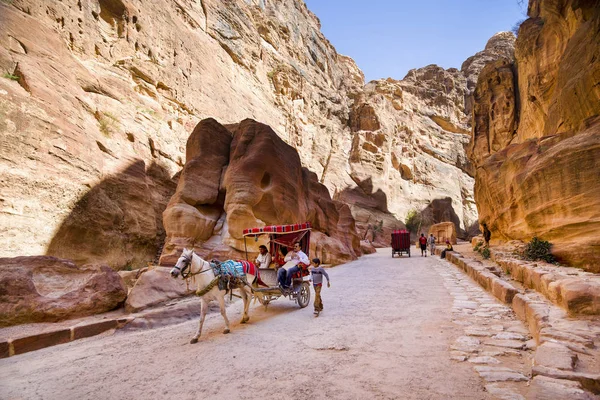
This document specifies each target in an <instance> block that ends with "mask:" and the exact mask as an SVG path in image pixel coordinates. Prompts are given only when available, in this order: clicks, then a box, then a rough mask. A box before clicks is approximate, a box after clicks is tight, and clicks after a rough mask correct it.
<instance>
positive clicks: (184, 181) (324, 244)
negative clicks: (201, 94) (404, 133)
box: [161, 119, 361, 265]
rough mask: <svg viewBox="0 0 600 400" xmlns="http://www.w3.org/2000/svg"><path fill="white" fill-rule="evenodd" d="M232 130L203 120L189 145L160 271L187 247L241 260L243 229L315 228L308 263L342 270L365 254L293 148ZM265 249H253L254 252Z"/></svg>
mask: <svg viewBox="0 0 600 400" xmlns="http://www.w3.org/2000/svg"><path fill="white" fill-rule="evenodd" d="M228 128H229V130H228V129H227V128H225V127H224V126H222V125H220V124H219V123H217V122H216V121H215V120H212V119H208V120H203V121H201V122H200V123H199V124H198V126H197V127H196V129H195V130H194V132H193V133H192V135H191V136H190V139H189V140H188V147H187V151H186V153H187V155H188V161H187V163H186V165H185V167H184V169H183V172H182V174H181V177H180V180H179V184H178V187H177V192H176V193H175V195H174V196H173V198H172V199H171V201H170V203H169V205H168V207H167V209H166V210H165V212H164V221H165V228H166V231H167V242H166V243H165V249H164V252H163V256H162V257H161V264H164V265H168V264H171V263H173V262H174V261H175V260H176V258H177V257H178V256H179V254H180V252H181V249H182V248H183V247H186V246H187V247H194V248H195V249H196V250H197V251H198V252H199V253H200V254H201V255H203V256H205V257H208V258H210V257H218V258H227V257H230V258H239V257H243V256H244V254H243V251H244V249H245V247H244V242H243V236H242V231H243V230H244V229H245V228H251V227H256V226H264V225H279V224H291V223H298V222H304V221H309V222H311V223H312V225H313V228H314V232H313V236H312V239H313V240H312V242H311V251H310V254H309V256H310V257H315V256H318V257H323V258H324V262H327V263H333V264H338V263H341V262H346V261H350V260H353V259H356V257H357V256H359V255H360V254H361V251H360V243H359V239H358V236H357V234H356V228H355V225H354V219H353V218H352V215H351V213H350V209H349V207H348V206H347V205H345V204H342V203H339V202H336V201H333V200H331V197H330V195H329V191H328V190H327V188H326V187H325V186H324V185H322V184H321V183H319V182H318V179H317V175H316V174H314V173H312V172H310V171H308V170H307V169H305V168H302V165H301V163H300V157H299V156H298V153H297V151H296V150H295V149H294V148H293V147H291V146H290V145H288V144H286V143H285V142H284V141H283V140H281V139H280V138H279V137H278V136H277V134H276V133H275V132H274V131H273V130H272V129H271V128H270V127H269V126H267V125H264V124H261V123H258V122H256V121H254V120H250V119H247V120H244V121H242V122H240V123H239V124H236V125H230V126H228ZM262 243H263V241H261V242H254V241H249V243H248V246H249V251H250V252H251V253H256V252H258V245H259V244H262ZM253 255H254V254H253Z"/></svg>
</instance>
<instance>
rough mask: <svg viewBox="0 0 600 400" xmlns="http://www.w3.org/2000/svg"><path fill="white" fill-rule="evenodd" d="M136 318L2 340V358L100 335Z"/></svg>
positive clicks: (105, 321) (98, 322) (113, 320)
mask: <svg viewBox="0 0 600 400" xmlns="http://www.w3.org/2000/svg"><path fill="white" fill-rule="evenodd" d="M133 319H134V318H131V317H125V318H116V319H109V320H103V321H97V322H89V323H84V324H78V325H75V326H72V327H70V328H62V329H58V330H55V331H50V332H44V333H37V334H33V335H29V336H23V337H19V338H15V339H6V340H3V341H1V342H0V358H6V357H11V356H15V355H19V354H24V353H28V352H30V351H35V350H41V349H44V348H46V347H51V346H56V345H59V344H63V343H68V342H71V341H74V340H79V339H83V338H86V337H90V336H95V335H99V334H101V333H103V332H106V331H108V330H110V329H119V328H122V327H124V326H125V325H127V324H128V323H129V322H131V321H132V320H133Z"/></svg>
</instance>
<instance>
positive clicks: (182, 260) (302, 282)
mask: <svg viewBox="0 0 600 400" xmlns="http://www.w3.org/2000/svg"><path fill="white" fill-rule="evenodd" d="M310 230H311V227H310V224H309V223H308V222H307V223H304V224H295V225H277V226H266V227H262V228H252V229H245V230H244V232H243V235H244V246H245V250H246V260H241V261H240V260H227V261H224V262H219V261H217V260H212V261H207V260H204V259H203V258H202V257H200V256H199V255H198V254H196V253H195V252H194V251H193V249H183V251H182V253H181V256H180V257H179V259H178V260H177V263H176V264H175V266H174V267H173V269H172V270H171V276H172V277H173V278H177V277H179V276H181V277H182V278H183V279H185V280H187V281H188V283H189V281H190V280H191V281H193V282H195V283H196V284H197V290H196V295H197V296H199V297H200V321H199V324H198V330H197V331H196V334H195V335H194V336H193V338H192V340H191V341H190V343H196V342H197V341H198V338H199V337H200V334H201V333H202V326H203V324H204V319H205V317H206V313H207V311H208V302H209V301H211V300H216V301H218V302H219V308H220V310H221V315H222V316H223V319H224V321H225V330H224V331H223V333H229V331H230V328H229V319H228V318H227V313H226V310H225V295H226V294H227V293H232V291H233V290H237V291H239V293H240V297H241V298H242V300H243V302H244V306H243V307H244V308H243V313H242V319H241V321H240V323H242V324H244V323H246V322H248V320H249V319H250V316H249V315H248V310H249V306H250V300H251V299H252V296H254V297H255V298H257V299H258V301H260V303H261V304H263V305H264V306H265V307H266V306H267V305H268V304H269V303H270V302H271V301H272V300H275V299H277V298H279V297H281V296H288V297H289V298H290V300H294V301H296V302H297V303H298V305H299V306H300V308H304V307H306V306H307V305H308V304H309V303H310V285H309V282H308V280H309V279H308V275H309V271H308V265H303V264H298V266H299V267H300V271H298V272H297V273H296V274H294V276H292V282H291V283H292V286H291V288H290V289H289V290H288V291H285V292H284V291H282V289H281V288H279V286H278V285H277V270H276V269H275V268H256V266H255V265H254V264H253V263H252V262H250V261H249V260H248V250H247V243H246V239H247V238H248V237H254V238H255V240H256V241H258V238H259V236H263V235H268V236H269V249H270V252H271V254H272V255H273V254H274V255H277V254H279V253H280V252H279V250H280V249H281V248H284V247H285V248H286V249H287V248H288V247H292V245H293V244H294V243H296V242H299V243H300V247H301V249H302V251H303V252H304V253H306V254H308V249H309V247H310ZM277 262H279V263H280V264H282V263H283V260H276V263H277Z"/></svg>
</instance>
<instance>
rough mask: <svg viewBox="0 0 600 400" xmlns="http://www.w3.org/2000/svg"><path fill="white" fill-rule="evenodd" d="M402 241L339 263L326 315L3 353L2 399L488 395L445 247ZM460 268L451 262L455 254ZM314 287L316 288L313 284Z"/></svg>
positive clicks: (289, 309) (280, 312) (299, 312)
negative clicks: (457, 303) (400, 248)
mask: <svg viewBox="0 0 600 400" xmlns="http://www.w3.org/2000/svg"><path fill="white" fill-rule="evenodd" d="M390 253H391V251H389V250H388V249H383V250H380V251H379V252H378V253H377V254H373V255H369V256H365V257H362V258H361V259H360V260H358V261H355V262H352V263H349V264H345V265H342V266H338V267H336V268H333V269H330V270H328V271H329V274H330V276H331V279H332V287H331V288H330V289H328V288H324V289H323V299H324V304H325V311H324V312H323V313H322V314H321V316H319V317H318V318H315V317H314V316H313V309H312V301H311V304H310V305H309V306H308V307H307V308H305V309H299V308H298V307H297V305H296V304H295V303H293V302H291V301H289V300H287V299H284V298H280V299H279V300H276V301H274V302H273V303H272V304H271V305H270V306H269V307H268V310H266V311H265V309H264V307H263V306H260V305H259V304H258V303H256V304H254V305H253V306H252V307H251V314H250V323H249V324H247V325H240V324H239V322H238V321H239V319H240V316H241V313H240V310H241V304H240V302H237V303H235V304H232V305H231V306H230V307H229V308H228V315H229V317H230V319H231V321H232V332H231V333H230V334H228V335H223V334H222V333H221V332H222V330H223V321H222V319H221V316H220V315H219V314H211V315H209V316H208V317H207V321H206V323H205V327H204V332H203V336H202V337H201V340H200V342H199V343H198V344H195V345H190V344H188V342H189V339H190V338H191V336H192V335H193V333H194V330H195V329H196V322H186V323H181V324H178V325H173V326H168V327H164V328H159V329H154V330H145V331H137V332H117V333H116V334H114V335H108V336H103V337H95V338H90V339H85V340H80V341H76V342H72V343H68V344H65V345H60V346H55V347H51V348H47V349H44V350H40V351H36V352H32V353H27V354H24V355H20V356H16V357H11V358H8V359H3V360H0V398H2V399H136V398H140V399H141V398H144V399H168V398H170V399H178V400H183V399H237V398H241V399H269V398H276V399H325V398H327V399H488V398H491V397H490V395H489V394H488V393H487V392H486V391H485V390H484V386H483V383H482V381H481V379H480V378H479V376H478V375H477V373H476V372H475V371H474V370H473V368H472V366H471V365H468V363H459V362H456V361H452V360H451V353H450V346H451V344H452V343H453V341H454V340H456V338H457V337H459V336H460V335H461V334H462V332H461V330H460V329H457V325H455V324H454V323H453V322H452V306H453V297H452V296H451V294H450V293H449V291H448V289H446V287H445V286H444V284H443V283H444V278H443V277H442V275H443V273H442V274H441V273H440V264H442V263H444V262H442V261H440V260H439V259H438V258H437V257H427V258H422V257H415V256H414V255H413V257H412V258H400V259H399V258H393V259H392V258H391V255H390ZM444 267H448V268H450V267H449V264H447V263H446V264H444ZM313 294H314V293H313Z"/></svg>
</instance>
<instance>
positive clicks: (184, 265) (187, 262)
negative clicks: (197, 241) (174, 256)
mask: <svg viewBox="0 0 600 400" xmlns="http://www.w3.org/2000/svg"><path fill="white" fill-rule="evenodd" d="M193 255H194V251H193V250H192V249H189V250H188V249H183V252H182V253H181V257H179V259H178V260H177V264H175V266H174V267H173V269H171V276H172V277H173V278H177V277H178V276H179V274H180V273H181V275H182V276H184V277H185V275H186V274H189V273H190V270H191V268H192V267H191V264H192V257H193Z"/></svg>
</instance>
